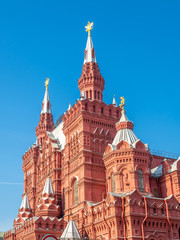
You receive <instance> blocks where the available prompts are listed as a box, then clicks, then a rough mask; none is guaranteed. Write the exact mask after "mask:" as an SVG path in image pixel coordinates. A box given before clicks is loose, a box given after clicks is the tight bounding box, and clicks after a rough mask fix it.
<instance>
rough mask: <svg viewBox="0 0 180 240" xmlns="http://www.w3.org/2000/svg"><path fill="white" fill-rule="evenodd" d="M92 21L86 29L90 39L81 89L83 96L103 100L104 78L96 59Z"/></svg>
mask: <svg viewBox="0 0 180 240" xmlns="http://www.w3.org/2000/svg"><path fill="white" fill-rule="evenodd" d="M91 29H92V23H89V24H88V26H87V29H86V31H88V39H87V44H86V49H85V51H84V52H85V58H84V65H83V69H82V74H81V77H80V79H79V80H78V85H79V90H80V92H81V95H82V96H84V95H85V96H86V98H89V99H91V100H95V99H97V100H100V101H102V100H103V90H104V79H103V77H102V76H101V73H100V71H99V67H98V64H97V61H96V55H95V50H94V47H93V42H92V38H91Z"/></svg>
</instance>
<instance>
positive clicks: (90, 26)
mask: <svg viewBox="0 0 180 240" xmlns="http://www.w3.org/2000/svg"><path fill="white" fill-rule="evenodd" d="M93 24H94V23H93V22H92V23H90V22H88V24H87V26H85V29H86V32H88V36H91V30H92V29H93Z"/></svg>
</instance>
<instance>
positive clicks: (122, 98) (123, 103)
mask: <svg viewBox="0 0 180 240" xmlns="http://www.w3.org/2000/svg"><path fill="white" fill-rule="evenodd" d="M120 99H121V104H120V108H122V110H124V106H125V99H124V97H120Z"/></svg>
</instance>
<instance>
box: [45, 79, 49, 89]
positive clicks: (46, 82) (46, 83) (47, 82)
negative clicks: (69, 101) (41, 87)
mask: <svg viewBox="0 0 180 240" xmlns="http://www.w3.org/2000/svg"><path fill="white" fill-rule="evenodd" d="M48 85H49V78H46V81H45V87H46V89H48Z"/></svg>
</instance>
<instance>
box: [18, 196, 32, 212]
mask: <svg viewBox="0 0 180 240" xmlns="http://www.w3.org/2000/svg"><path fill="white" fill-rule="evenodd" d="M22 208H24V209H31V207H30V204H29V199H28V196H27V194H25V195H24V198H23V200H22V203H21V206H20V209H22Z"/></svg>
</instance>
